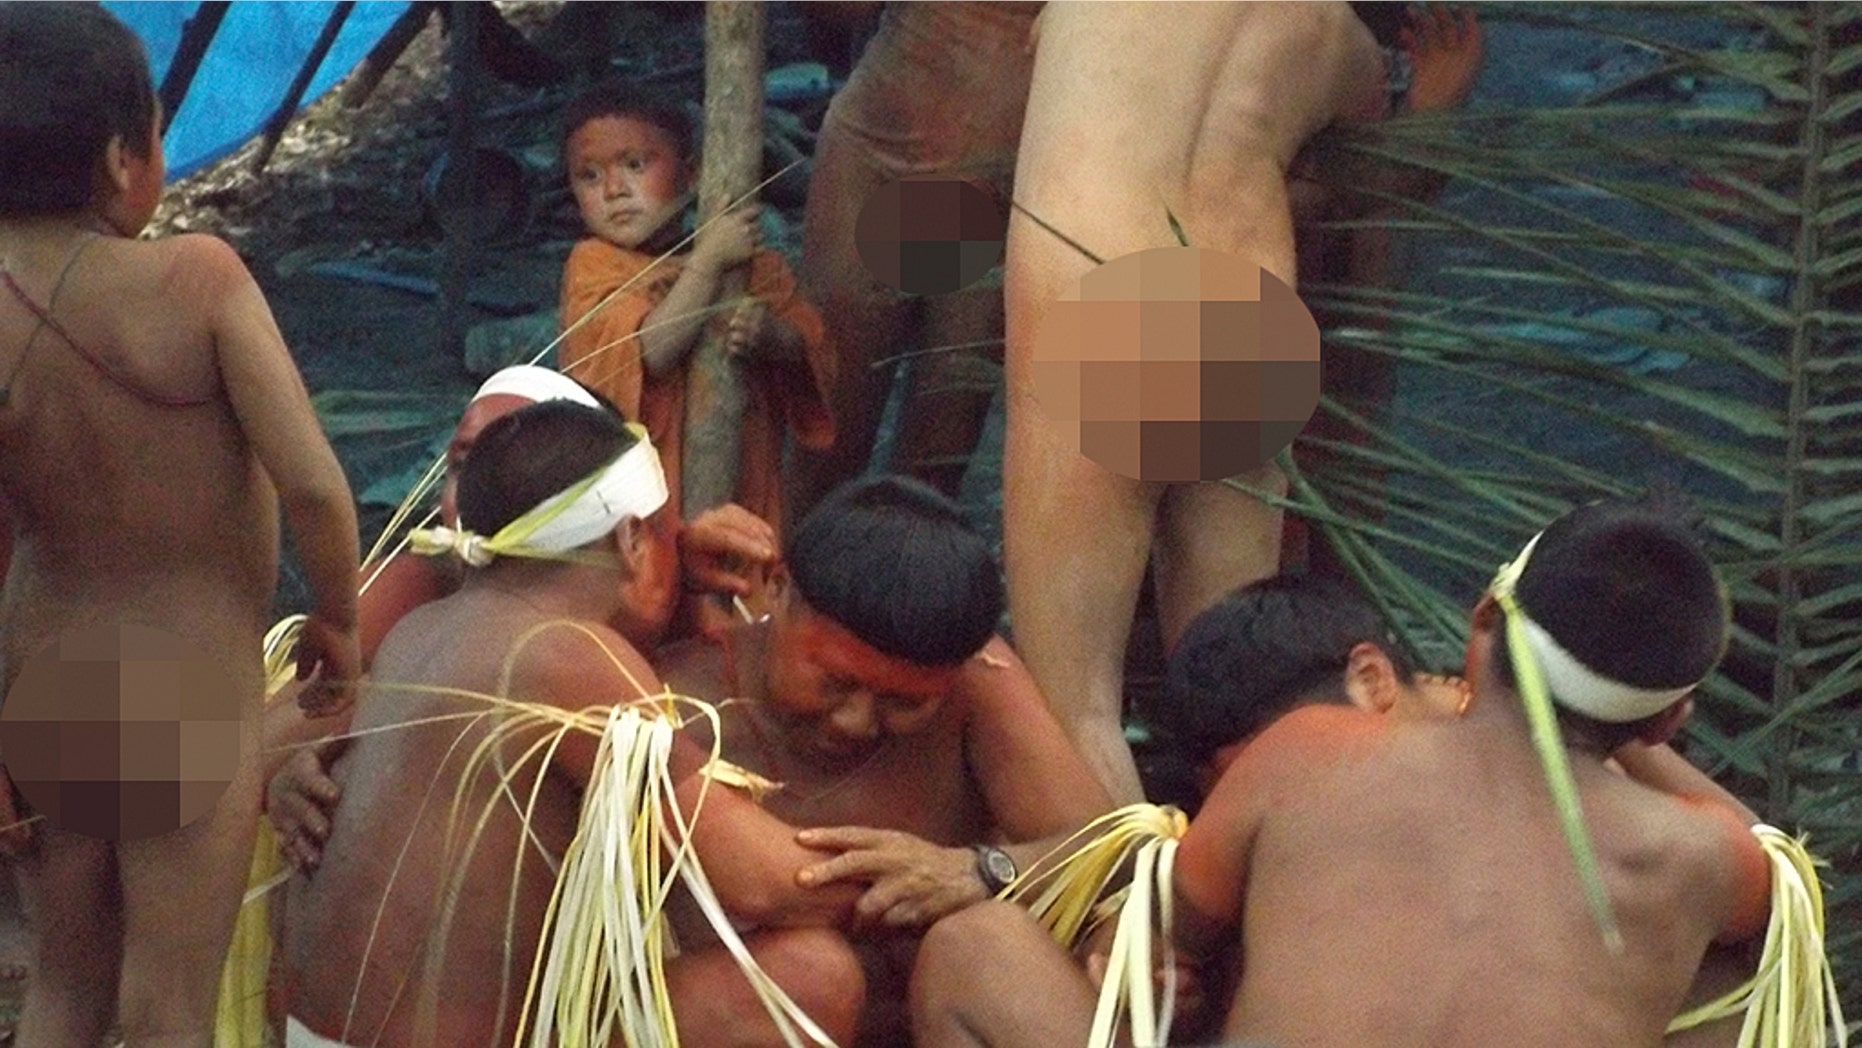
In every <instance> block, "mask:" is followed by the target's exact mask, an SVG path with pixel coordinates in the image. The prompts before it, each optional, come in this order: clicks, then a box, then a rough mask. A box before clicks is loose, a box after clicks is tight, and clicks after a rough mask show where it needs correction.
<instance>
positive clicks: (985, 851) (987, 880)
mask: <svg viewBox="0 0 1862 1048" xmlns="http://www.w3.org/2000/svg"><path fill="white" fill-rule="evenodd" d="M970 850H971V851H973V852H975V853H976V879H977V880H979V881H982V882H983V887H984V888H985V889H987V890H988V892H989V894H990V895H991V896H996V895H1001V894H1002V891H1003V889H1004V888H1007V887H1008V886H1009V885H1011V884H1013V883H1015V878H1016V877H1017V876H1018V875H1019V874H1020V873H1021V871H1020V870H1018V869H1017V868H1016V867H1015V859H1014V858H1013V857H1012V856H1010V855H1009V853H1008V852H1005V851H1003V850H1002V849H1001V848H997V847H994V846H992V845H988V844H976V845H971V847H970Z"/></svg>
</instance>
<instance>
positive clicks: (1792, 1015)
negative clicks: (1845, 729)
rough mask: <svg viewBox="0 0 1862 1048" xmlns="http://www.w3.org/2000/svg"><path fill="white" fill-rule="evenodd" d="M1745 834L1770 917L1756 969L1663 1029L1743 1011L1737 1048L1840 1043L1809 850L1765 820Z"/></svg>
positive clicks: (1844, 1038) (1838, 1011) (1819, 1047)
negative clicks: (1761, 856) (1762, 872)
mask: <svg viewBox="0 0 1862 1048" xmlns="http://www.w3.org/2000/svg"><path fill="white" fill-rule="evenodd" d="M1752 833H1753V835H1754V836H1756V837H1757V838H1758V839H1759V845H1760V846H1761V847H1763V848H1764V849H1765V855H1766V857H1767V858H1769V859H1770V860H1771V878H1772V879H1771V922H1770V924H1769V925H1768V926H1767V927H1766V929H1765V948H1764V950H1763V952H1761V954H1760V955H1759V965H1758V972H1757V973H1756V974H1755V975H1754V976H1753V977H1752V979H1751V980H1750V981H1748V982H1747V983H1746V984H1745V985H1744V986H1741V987H1739V988H1738V989H1736V990H1734V991H1733V992H1731V993H1729V994H1727V995H1726V996H1724V997H1721V998H1720V999H1718V1000H1716V1001H1710V1002H1708V1003H1707V1004H1704V1005H1701V1006H1700V1007H1699V1008H1696V1009H1694V1010H1693V1011H1690V1012H1687V1013H1685V1014H1683V1015H1680V1016H1678V1017H1676V1019H1675V1021H1674V1022H1672V1023H1670V1024H1669V1026H1668V1032H1669V1033H1675V1032H1678V1031H1680V1030H1687V1029H1691V1028H1693V1027H1695V1026H1699V1025H1701V1024H1702V1023H1709V1022H1714V1021H1716V1020H1719V1019H1726V1018H1730V1017H1731V1016H1734V1015H1738V1014H1740V1013H1741V1012H1744V1013H1745V1017H1746V1019H1745V1024H1744V1025H1743V1026H1741V1027H1740V1030H1739V1042H1738V1044H1739V1048H1825V1046H1826V1045H1830V1044H1835V1045H1837V1046H1838V1048H1847V1046H1848V1044H1849V1035H1848V1033H1847V1030H1846V1028H1845V1027H1844V1025H1843V1006H1842V1001H1841V1000H1840V999H1839V998H1838V996H1837V993H1836V979H1835V977H1834V976H1833V975H1832V974H1831V972H1830V961H1829V958H1828V957H1827V956H1826V955H1825V954H1824V949H1823V886H1822V885H1821V884H1820V883H1818V880H1817V870H1816V867H1817V865H1818V862H1817V859H1816V857H1815V856H1813V855H1811V854H1810V852H1809V851H1807V850H1806V849H1805V848H1804V845H1803V843H1802V842H1801V841H1799V840H1797V839H1795V838H1793V837H1791V836H1790V835H1789V834H1787V833H1785V832H1784V831H1782V830H1777V829H1773V828H1772V827H1770V826H1764V825H1760V826H1754V827H1753V828H1752Z"/></svg>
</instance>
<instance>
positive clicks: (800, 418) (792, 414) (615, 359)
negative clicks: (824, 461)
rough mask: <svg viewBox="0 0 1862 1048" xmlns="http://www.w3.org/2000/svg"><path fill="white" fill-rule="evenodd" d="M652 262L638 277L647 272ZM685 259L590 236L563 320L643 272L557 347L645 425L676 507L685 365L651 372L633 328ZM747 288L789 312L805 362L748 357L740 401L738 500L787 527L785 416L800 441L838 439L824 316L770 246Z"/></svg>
mask: <svg viewBox="0 0 1862 1048" xmlns="http://www.w3.org/2000/svg"><path fill="white" fill-rule="evenodd" d="M649 265H651V266H652V269H651V270H650V271H647V272H646V273H645V275H644V276H641V273H642V271H645V270H647V267H648V266H649ZM684 265H685V259H684V258H683V257H681V256H676V255H675V256H671V257H668V258H666V259H664V260H662V261H660V262H659V263H658V264H657V265H653V256H651V255H647V254H644V253H642V252H639V251H630V250H628V249H626V248H621V247H616V246H614V245H613V244H610V243H608V242H607V241H604V240H597V239H595V238H592V237H591V238H588V239H585V240H583V241H582V242H581V243H579V244H577V245H576V246H575V250H574V251H571V252H570V253H569V262H568V264H567V265H566V266H565V267H564V268H563V277H562V323H563V327H564V328H565V329H566V328H568V327H570V326H571V325H573V324H574V323H575V322H576V321H578V320H580V319H582V317H583V316H585V315H586V314H587V313H588V312H589V311H590V310H592V309H594V308H595V306H596V305H597V304H598V303H600V302H601V300H602V299H603V298H606V297H607V296H608V295H609V294H610V293H611V292H613V291H614V290H615V289H616V288H619V287H621V286H622V285H624V284H626V283H627V282H628V281H630V280H634V278H635V277H639V278H640V279H639V280H638V281H636V282H635V283H634V284H633V286H631V287H629V288H628V289H627V290H625V291H623V292H621V293H620V294H618V295H615V296H614V298H613V299H612V300H610V301H609V302H608V303H607V304H606V305H605V306H602V307H601V310H600V312H598V313H597V314H596V315H595V316H594V317H593V318H591V319H590V320H589V321H588V323H586V324H583V325H582V326H581V327H580V328H577V329H576V330H575V331H573V332H571V333H570V335H569V336H568V337H567V338H565V339H563V341H562V345H561V346H559V347H558V355H559V359H560V360H561V361H562V362H563V365H562V370H563V371H564V372H565V373H566V374H568V375H569V376H570V377H571V378H574V379H577V380H578V381H580V382H582V383H584V384H585V385H587V386H588V387H589V388H591V389H594V390H596V391H597V392H599V393H600V394H601V395H602V396H604V397H607V398H608V399H609V400H611V401H613V402H614V406H615V407H618V408H620V409H621V413H622V414H624V415H626V416H627V417H628V418H630V419H633V420H635V421H637V422H639V423H640V424H641V425H644V426H645V427H646V428H647V434H648V435H649V436H650V437H652V438H653V444H654V446H655V447H657V448H658V449H659V455H660V461H661V462H662V463H664V464H665V467H666V484H667V486H668V487H669V488H671V490H672V506H673V509H674V512H677V513H679V514H680V515H681V516H683V512H682V510H681V507H680V505H679V501H680V497H679V483H680V477H681V475H682V474H681V470H680V465H681V460H680V452H681V448H682V445H683V443H684V435H685V434H684V429H685V369H684V368H683V367H680V368H677V369H675V370H674V371H673V372H672V373H671V374H668V375H664V376H650V375H647V374H646V369H645V367H644V366H643V364H642V362H641V359H640V342H639V340H638V339H637V338H635V337H634V336H635V335H636V334H638V333H639V331H640V325H641V322H642V321H643V320H645V319H646V316H647V314H648V313H651V312H652V311H653V310H654V309H655V308H657V307H658V306H659V304H660V301H661V300H662V299H664V298H665V297H666V292H667V291H668V290H670V289H671V287H672V285H673V282H674V281H675V280H677V279H679V273H680V272H681V271H682V269H683V267H684ZM750 293H751V294H753V295H755V296H756V297H757V298H759V299H761V300H762V302H763V304H764V305H765V306H767V307H768V309H769V315H770V317H771V319H774V320H783V321H787V322H788V323H789V324H790V325H791V326H793V327H794V328H795V330H796V331H797V332H798V333H800V335H801V336H802V344H803V347H804V357H805V359H806V363H802V362H787V363H772V362H768V361H752V362H750V363H749V364H748V365H747V368H746V373H747V376H748V379H749V386H750V389H749V393H750V402H749V405H748V406H747V407H746V408H745V410H744V418H743V437H742V439H743V451H742V458H741V463H742V465H741V468H740V470H739V474H738V478H737V499H736V501H737V504H738V505H740V506H742V507H744V508H745V509H747V510H749V511H750V512H752V513H755V514H756V515H758V516H760V517H762V518H763V519H764V520H767V521H769V523H770V524H771V525H772V526H774V527H776V528H777V529H778V531H779V532H780V529H781V527H782V434H783V428H784V426H785V425H786V426H787V427H788V428H789V429H791V430H793V431H794V433H795V439H796V441H797V442H798V443H800V444H801V445H802V446H803V447H806V448H810V449H815V450H819V449H821V448H824V447H827V446H828V445H829V444H831V443H833V441H834V421H833V416H832V415H831V414H830V413H829V411H828V406H827V399H826V390H827V388H828V382H829V381H830V380H831V379H832V377H833V376H832V375H831V374H830V373H829V372H828V371H827V370H826V369H828V368H831V367H832V366H833V360H832V354H831V353H829V352H828V347H827V333H826V329H825V327H824V326H823V325H822V322H821V315H820V314H819V313H817V312H816V311H815V308H814V307H813V306H811V305H809V304H808V303H807V301H805V300H804V299H803V298H802V297H801V296H800V295H799V294H797V293H796V289H795V278H794V277H793V276H792V275H791V274H790V273H789V267H788V266H787V265H786V264H785V263H784V262H783V261H782V256H780V255H778V254H776V253H775V252H774V251H770V250H768V249H767V248H765V249H761V250H759V251H757V253H756V254H755V255H754V256H752V258H751V259H750Z"/></svg>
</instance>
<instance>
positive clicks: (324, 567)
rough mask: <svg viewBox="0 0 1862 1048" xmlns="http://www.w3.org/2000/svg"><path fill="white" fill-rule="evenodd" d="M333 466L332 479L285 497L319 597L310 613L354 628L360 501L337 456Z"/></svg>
mask: <svg viewBox="0 0 1862 1048" xmlns="http://www.w3.org/2000/svg"><path fill="white" fill-rule="evenodd" d="M330 467H331V469H330V472H332V473H333V474H334V476H335V479H334V481H333V482H328V483H323V484H318V485H315V486H311V487H307V488H305V489H303V490H301V491H296V492H290V493H286V494H284V495H282V496H281V500H280V501H281V504H282V506H283V509H284V514H285V518H286V519H287V520H289V521H290V524H291V535H292V542H293V545H294V547H295V548H296V550H297V555H298V560H299V562H300V563H301V564H302V565H303V567H304V574H305V577H306V580H307V581H308V582H309V584H310V591H311V594H312V595H313V597H314V599H315V601H316V603H315V604H314V605H313V606H312V608H311V613H312V614H314V615H316V616H317V617H318V618H320V619H322V620H323V621H324V622H325V623H327V624H329V625H330V626H332V627H335V628H337V629H342V630H349V629H353V628H354V627H355V624H356V588H357V578H356V566H357V564H358V563H360V562H361V559H362V553H361V546H360V541H359V539H358V538H357V529H356V506H355V502H354V501H353V500H352V499H351V497H350V494H349V487H348V484H347V482H345V481H344V480H343V474H342V469H341V467H339V466H337V465H336V461H335V456H334V455H332V456H331V459H330Z"/></svg>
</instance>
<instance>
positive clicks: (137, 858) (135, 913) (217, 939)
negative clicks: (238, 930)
mask: <svg viewBox="0 0 1862 1048" xmlns="http://www.w3.org/2000/svg"><path fill="white" fill-rule="evenodd" d="M259 763H260V762H259V761H258V760H256V759H251V758H248V759H247V760H246V761H244V762H243V763H242V764H241V766H240V770H239V775H238V777H237V778H235V779H234V780H233V783H232V785H230V786H228V787H227V789H226V792H225V793H224V794H222V795H221V797H220V803H219V805H218V806H217V807H216V808H215V809H214V810H213V811H212V812H209V813H208V814H206V815H204V816H202V817H201V818H199V819H196V820H195V821H194V822H193V823H191V824H189V825H187V826H184V827H182V828H181V829H179V830H177V831H175V832H174V833H169V834H164V835H162V836H160V837H153V838H150V839H147V840H141V841H132V842H128V843H125V844H122V845H119V846H118V849H117V864H118V871H119V876H120V877H121V879H122V885H123V979H122V989H121V992H120V999H121V1010H122V1012H121V1019H122V1024H123V1034H124V1038H125V1040H126V1042H127V1044H128V1045H129V1046H130V1048H143V1046H150V1048H154V1046H158V1045H159V1046H164V1048H166V1046H169V1045H173V1046H175V1048H182V1046H186V1048H210V1046H211V1045H212V1043H213V1020H214V1007H215V1003H216V1000H217V998H218V995H219V991H220V972H221V969H222V966H223V965H224V964H225V960H226V949H227V945H228V943H229V942H230V940H231V938H232V934H233V921H234V919H235V917H236V916H237V915H238V912H239V904H240V900H241V899H242V898H243V896H244V895H245V889H246V874H247V871H248V870H250V868H251V866H252V842H253V839H254V837H255V836H256V834H257V832H258V820H259V818H260V816H259V795H260V790H261V783H260V781H259V771H260V769H259Z"/></svg>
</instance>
